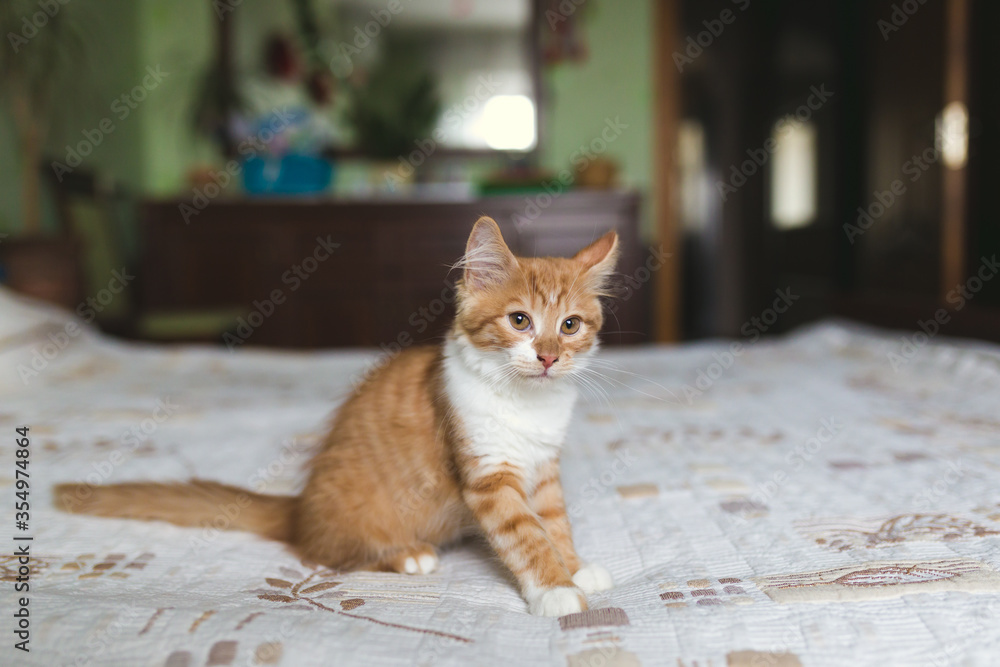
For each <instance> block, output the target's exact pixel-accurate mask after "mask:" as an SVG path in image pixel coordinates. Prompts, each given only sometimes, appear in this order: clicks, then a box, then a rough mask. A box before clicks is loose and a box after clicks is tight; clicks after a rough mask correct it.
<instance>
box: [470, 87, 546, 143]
mask: <svg viewBox="0 0 1000 667" xmlns="http://www.w3.org/2000/svg"><path fill="white" fill-rule="evenodd" d="M479 127H480V132H481V134H482V137H483V139H484V140H485V141H486V145H487V146H489V147H490V148H494V149H497V150H506V151H524V150H528V149H529V148H531V147H532V146H534V145H535V105H534V104H533V103H532V101H531V99H530V98H528V97H525V96H524V95H495V96H493V97H491V98H490V99H488V100H486V104H484V105H483V115H482V117H481V118H480V120H479Z"/></svg>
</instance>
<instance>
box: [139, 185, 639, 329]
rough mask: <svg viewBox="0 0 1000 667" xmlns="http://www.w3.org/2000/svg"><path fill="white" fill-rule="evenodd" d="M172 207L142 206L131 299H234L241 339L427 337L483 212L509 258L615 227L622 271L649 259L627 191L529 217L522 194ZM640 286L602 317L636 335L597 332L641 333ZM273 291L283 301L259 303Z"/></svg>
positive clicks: (566, 248) (164, 302)
mask: <svg viewBox="0 0 1000 667" xmlns="http://www.w3.org/2000/svg"><path fill="white" fill-rule="evenodd" d="M181 203H182V202H180V201H155V202H148V203H146V204H145V205H144V206H143V230H144V237H143V245H144V251H143V255H144V262H143V270H142V273H143V276H144V280H143V288H142V302H143V303H142V306H143V309H144V310H145V311H146V312H160V313H163V312H171V311H185V310H187V311H190V310H203V309H213V308H214V309H222V308H227V309H242V310H244V311H245V312H246V316H245V317H246V318H249V316H250V315H251V314H252V313H253V312H254V311H256V312H259V313H260V315H259V316H258V315H254V320H253V322H250V324H252V325H253V324H259V326H254V327H253V332H252V336H248V337H247V341H246V342H247V344H251V345H271V346H281V347H296V348H315V347H333V346H372V345H375V346H378V345H386V346H390V345H391V344H392V343H393V342H394V341H396V342H398V341H400V340H401V339H402V340H403V341H411V342H426V341H431V340H434V339H436V338H439V337H440V336H441V335H442V334H443V333H444V332H445V331H446V330H447V328H448V325H449V323H450V320H451V316H452V313H453V307H452V306H453V304H452V302H453V300H454V282H455V281H456V280H457V279H458V277H459V275H458V272H457V271H456V270H451V269H450V267H451V265H453V264H454V263H455V262H456V261H457V260H458V259H459V258H460V257H461V256H462V253H463V251H464V249H465V242H466V239H467V237H468V234H469V231H470V230H471V229H472V224H473V223H474V222H475V221H476V219H477V218H479V217H480V216H481V215H489V216H491V217H493V218H494V219H495V220H496V221H497V223H499V225H500V227H501V229H502V230H503V233H504V237H505V239H506V240H507V242H508V244H509V245H510V247H511V249H512V250H513V251H514V252H515V254H521V255H532V256H535V255H562V256H566V255H570V254H572V253H574V252H575V251H577V250H579V249H580V248H581V247H583V246H584V245H586V244H587V243H589V242H590V241H592V240H594V239H596V238H597V237H598V236H600V235H601V234H602V233H604V232H605V231H607V230H608V229H612V228H614V229H617V230H618V233H619V235H620V237H621V243H622V259H621V262H620V264H619V270H620V271H621V272H622V273H623V274H631V273H633V272H634V270H635V269H636V268H638V267H640V266H642V265H643V264H644V263H645V262H646V258H647V255H648V252H647V251H646V249H645V248H643V247H642V246H641V245H640V242H639V230H638V226H639V215H638V211H639V197H638V195H637V194H635V193H630V192H569V193H565V194H563V195H561V196H560V197H557V198H555V199H554V200H552V201H551V203H550V205H549V206H547V207H545V208H544V209H541V212H540V213H538V214H536V215H535V216H534V217H533V219H529V218H528V217H527V216H526V215H525V209H526V207H527V203H528V200H527V199H526V197H525V196H523V195H522V196H498V197H487V198H482V199H476V200H470V201H456V202H442V201H434V202H428V201H421V200H405V201H397V200H390V201H370V202H369V201H363V202H361V201H336V200H298V199H288V200H285V199H281V200H278V199H275V200H269V199H263V200H238V201H217V202H213V203H211V204H210V205H209V206H207V207H206V208H205V209H204V210H202V211H201V212H200V213H199V214H198V215H196V216H191V217H190V221H189V223H185V221H184V219H183V216H182V215H181V212H180V209H179V206H180V204H181ZM534 212H535V211H534V210H533V211H532V213H534ZM332 244H336V248H335V250H333V251H332V254H328V252H327V247H328V246H331V245H332ZM326 257H328V258H326ZM324 258H325V259H324ZM650 291H651V287H650V286H646V287H638V288H637V290H636V293H634V294H632V295H631V296H630V298H629V299H628V300H626V301H623V302H621V303H619V304H617V306H616V307H615V315H616V316H617V322H616V321H615V318H613V317H611V318H609V320H610V324H609V326H608V328H609V329H613V330H614V331H619V330H621V331H628V332H639V333H629V334H617V333H616V334H614V335H609V336H606V337H605V338H606V342H608V343H611V344H614V343H622V342H627V343H634V342H641V341H644V340H648V332H649V319H650V318H649V316H648V306H647V304H648V303H649V302H650V294H649V292H650ZM274 296H278V297H280V300H281V303H275V304H274V307H273V308H271V307H270V306H269V305H268V303H269V302H271V301H272V300H273V297H274ZM264 311H270V312H264ZM236 326H237V322H236V321H234V323H233V330H234V331H235V328H236ZM244 332H245V330H244ZM407 344H409V343H407Z"/></svg>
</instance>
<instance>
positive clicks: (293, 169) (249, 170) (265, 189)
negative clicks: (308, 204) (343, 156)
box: [243, 155, 333, 195]
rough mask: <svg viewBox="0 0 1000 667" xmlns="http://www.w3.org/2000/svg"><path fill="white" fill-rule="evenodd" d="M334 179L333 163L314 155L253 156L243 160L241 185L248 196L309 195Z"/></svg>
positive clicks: (327, 187) (322, 189) (326, 185)
mask: <svg viewBox="0 0 1000 667" xmlns="http://www.w3.org/2000/svg"><path fill="white" fill-rule="evenodd" d="M332 182H333V163H332V162H330V161H328V160H324V159H322V158H318V157H315V156H313V155H284V156H282V157H280V158H261V157H252V158H250V159H249V160H247V161H246V162H244V163H243V187H244V188H245V189H246V191H247V193H248V194H251V195H310V194H316V193H318V192H325V191H326V190H327V189H329V187H330V183H332Z"/></svg>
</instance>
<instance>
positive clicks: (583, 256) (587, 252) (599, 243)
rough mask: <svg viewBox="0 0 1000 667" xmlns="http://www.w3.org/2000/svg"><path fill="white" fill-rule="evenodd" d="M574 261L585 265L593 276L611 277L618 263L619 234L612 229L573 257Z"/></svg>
mask: <svg viewBox="0 0 1000 667" xmlns="http://www.w3.org/2000/svg"><path fill="white" fill-rule="evenodd" d="M573 259H575V260H576V261H578V262H580V263H581V264H583V265H584V267H585V268H586V269H587V270H588V271H589V272H590V273H591V274H592V275H595V276H600V277H601V278H608V277H610V276H611V274H612V273H614V270H615V263H617V262H618V234H617V233H616V232H615V230H613V229H612V230H611V231H610V232H608V233H607V234H605V235H604V236H602V237H601V238H599V239H597V240H596V241H594V242H593V243H591V244H590V245H589V246H587V247H586V248H584V249H583V250H581V251H580V252H578V253H576V254H575V255H573Z"/></svg>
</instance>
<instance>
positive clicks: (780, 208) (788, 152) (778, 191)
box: [771, 120, 817, 229]
mask: <svg viewBox="0 0 1000 667" xmlns="http://www.w3.org/2000/svg"><path fill="white" fill-rule="evenodd" d="M772 137H773V139H774V141H775V149H774V155H773V156H772V158H771V160H772V162H771V220H772V221H773V222H774V226H775V227H777V228H778V229H797V228H799V227H806V226H808V225H809V224H810V223H812V221H813V220H814V219H815V218H816V188H817V178H816V172H817V150H816V126H815V125H813V124H812V123H811V122H808V121H807V122H799V121H788V120H786V121H785V122H784V123H782V124H781V125H778V126H775V129H774V132H773V134H772Z"/></svg>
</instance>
